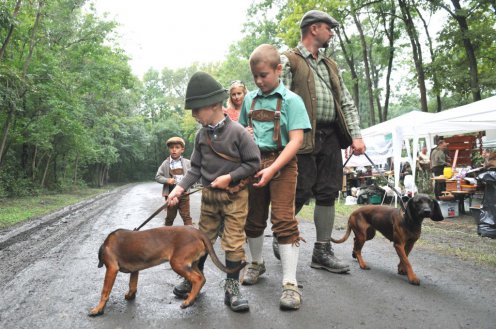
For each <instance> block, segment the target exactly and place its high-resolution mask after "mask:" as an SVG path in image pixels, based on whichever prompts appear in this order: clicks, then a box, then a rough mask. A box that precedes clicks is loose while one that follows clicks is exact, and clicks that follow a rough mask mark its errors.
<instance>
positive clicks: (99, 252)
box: [98, 243, 104, 268]
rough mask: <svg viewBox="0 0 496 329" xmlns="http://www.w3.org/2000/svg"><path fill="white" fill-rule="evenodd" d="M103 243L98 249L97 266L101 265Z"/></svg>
mask: <svg viewBox="0 0 496 329" xmlns="http://www.w3.org/2000/svg"><path fill="white" fill-rule="evenodd" d="M103 245H104V244H103V243H102V245H101V246H100V250H98V268H100V267H102V266H103Z"/></svg>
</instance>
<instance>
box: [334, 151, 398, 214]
mask: <svg viewBox="0 0 496 329" xmlns="http://www.w3.org/2000/svg"><path fill="white" fill-rule="evenodd" d="M363 155H365V157H366V158H367V160H369V162H370V164H372V166H373V167H374V168H375V169H376V170H377V171H378V172H379V173H380V175H381V177H383V178H386V176H385V175H384V173H383V172H381V171H380V170H379V168H377V166H376V164H375V163H374V162H373V161H372V159H371V158H370V157H369V156H368V155H367V153H365V152H363ZM352 156H353V153H351V155H350V156H349V158H348V159H347V160H346V162H345V163H344V164H343V168H344V167H345V166H346V164H347V163H348V161H350V159H351V157H352ZM386 182H387V183H386V185H387V186H388V187H389V188H390V189H392V190H393V191H394V193H396V195H397V196H398V198H399V199H400V206H401V209H403V210H405V211H406V206H405V203H404V202H403V199H402V196H401V193H400V192H398V190H397V189H396V187H394V186H393V184H391V183H390V182H389V179H387V178H386Z"/></svg>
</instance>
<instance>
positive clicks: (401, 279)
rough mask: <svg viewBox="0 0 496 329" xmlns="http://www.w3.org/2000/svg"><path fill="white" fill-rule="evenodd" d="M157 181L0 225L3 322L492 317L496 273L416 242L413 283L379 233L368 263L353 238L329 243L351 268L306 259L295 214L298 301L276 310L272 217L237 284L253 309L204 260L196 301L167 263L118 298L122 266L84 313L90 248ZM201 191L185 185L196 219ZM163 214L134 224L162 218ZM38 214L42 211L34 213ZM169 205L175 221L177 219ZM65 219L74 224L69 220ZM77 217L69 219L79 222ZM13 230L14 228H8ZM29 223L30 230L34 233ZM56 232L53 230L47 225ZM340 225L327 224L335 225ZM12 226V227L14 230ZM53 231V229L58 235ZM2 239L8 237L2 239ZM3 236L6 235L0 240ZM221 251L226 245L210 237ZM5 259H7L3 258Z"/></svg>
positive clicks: (147, 202)
mask: <svg viewBox="0 0 496 329" xmlns="http://www.w3.org/2000/svg"><path fill="white" fill-rule="evenodd" d="M160 193H161V185H159V184H156V183H142V184H136V185H130V186H129V187H127V188H124V189H122V190H121V191H119V192H118V193H116V194H115V195H114V196H113V197H112V198H109V199H102V200H100V201H98V200H97V201H96V202H95V204H94V209H89V208H91V207H83V208H82V209H79V210H76V211H69V213H68V214H65V215H63V216H60V218H59V219H57V220H52V221H51V222H50V223H49V224H47V225H45V226H40V228H39V229H32V228H33V227H35V228H36V223H34V222H30V223H27V224H25V225H31V226H30V228H31V231H32V232H33V233H30V234H27V233H26V234H25V237H24V238H22V239H21V238H19V239H18V241H16V239H15V230H12V231H3V232H0V246H2V249H0V253H1V257H0V259H1V260H2V268H3V269H2V270H0V278H2V279H3V280H2V282H0V284H1V288H2V294H1V296H0V327H1V328H495V327H496V315H495V312H494V305H495V298H494V296H496V294H495V293H496V285H495V279H496V274H495V273H494V270H493V269H491V268H484V267H480V266H476V265H474V264H471V263H468V262H464V261H461V260H458V259H455V258H450V257H445V256H441V255H439V254H436V253H433V252H429V251H425V250H422V249H420V248H418V249H414V250H413V252H412V254H411V256H410V261H411V263H412V265H413V268H414V270H415V272H416V273H417V276H418V277H419V279H420V281H421V283H420V286H413V285H410V284H409V283H408V281H407V279H406V277H405V276H400V275H398V274H396V266H397V263H398V257H397V255H396V253H395V251H394V248H393V246H392V244H391V243H389V242H388V241H386V240H385V239H383V238H380V237H376V238H375V239H374V240H372V241H369V242H367V244H366V245H365V247H364V250H363V254H364V257H365V260H366V261H367V262H368V264H369V266H370V267H371V270H369V271H364V270H360V269H359V267H358V264H357V262H356V261H355V260H353V259H352V258H351V249H352V240H351V238H350V239H349V240H348V241H347V242H345V243H344V244H342V245H339V246H336V247H335V252H336V255H337V256H338V257H340V258H342V259H343V260H345V261H346V262H348V263H349V264H350V267H351V271H350V273H349V274H344V275H343V274H333V273H329V272H326V271H323V270H315V269H312V268H310V266H309V264H310V259H311V253H312V247H313V242H314V237H315V228H314V226H313V223H311V222H309V221H306V220H301V222H300V231H301V232H302V236H303V237H304V238H305V239H306V241H307V243H302V245H301V250H300V258H299V263H298V273H297V279H298V282H299V284H300V285H301V286H302V292H303V304H302V306H301V309H300V310H298V311H282V310H280V309H279V298H280V294H281V278H282V277H281V264H280V262H279V261H278V260H276V258H275V257H274V256H273V254H272V249H271V241H272V238H271V237H270V236H271V232H270V225H269V228H268V229H267V230H266V232H265V235H266V239H265V242H264V258H265V263H266V267H267V272H266V273H265V274H264V275H263V276H262V277H261V279H260V281H259V283H258V284H257V285H255V286H249V287H248V286H246V287H245V286H243V287H242V292H243V294H244V295H245V296H246V297H247V298H248V300H249V303H250V311H249V312H246V313H234V312H232V311H230V310H229V309H228V307H226V306H225V305H224V303H223V297H224V293H223V288H222V283H223V279H224V277H225V274H224V273H222V272H221V271H220V270H218V269H217V268H216V267H215V266H214V265H213V264H212V262H211V261H210V259H208V260H207V263H206V267H205V276H206V279H207V283H206V284H205V286H204V287H203V289H202V292H201V294H200V296H199V298H198V299H197V301H196V303H195V304H194V305H193V306H191V307H189V308H187V309H181V308H180V304H181V300H180V299H178V298H176V297H175V296H174V295H173V293H172V289H173V287H174V285H175V284H177V283H179V282H180V280H181V278H180V277H178V275H177V274H175V273H174V272H173V271H172V270H171V268H170V266H169V264H162V265H159V266H156V267H154V268H151V269H147V270H144V271H142V272H141V273H140V277H139V283H138V294H137V297H136V299H135V300H134V301H131V302H128V301H126V300H125V299H124V294H125V293H126V291H127V285H128V280H129V274H125V273H119V275H118V277H117V279H116V282H115V284H114V287H113V290H112V293H111V296H110V300H109V302H108V303H107V307H106V309H105V314H104V315H102V316H99V317H95V318H92V317H89V316H87V312H88V311H89V309H90V308H92V307H94V306H95V305H96V304H97V302H98V300H99V298H100V292H101V289H102V285H103V278H104V274H105V268H97V263H98V259H97V251H98V248H99V246H100V244H101V243H102V242H103V241H104V239H105V237H106V236H107V235H108V234H109V233H110V232H112V231H114V230H115V229H117V228H128V229H133V228H135V227H137V226H138V225H139V224H141V223H142V222H143V221H144V220H145V219H146V218H147V217H148V216H149V215H150V214H151V213H152V212H153V211H154V210H155V209H157V208H158V207H159V206H161V205H162V202H163V201H162V198H161V197H160ZM200 197H201V194H200V193H196V194H193V195H191V201H192V202H191V210H192V214H193V217H194V220H195V221H196V222H197V221H198V217H199V211H200ZM164 215H165V214H164V213H161V214H160V215H158V216H157V218H155V219H153V220H152V221H150V223H149V224H147V225H146V226H145V227H144V228H143V229H147V228H152V227H159V226H161V225H162V224H163V219H164ZM38 222H39V223H43V219H39V220H38ZM181 222H182V221H181V219H180V217H179V215H178V217H177V218H176V222H175V225H180V224H181ZM71 223H75V224H74V225H73V226H71ZM76 223H77V225H76ZM16 230H17V231H22V227H17V228H16ZM31 231H30V232H31ZM55 232H58V233H55ZM343 233H344V232H343V231H335V232H334V235H335V236H341V235H342V234H343ZM13 236H14V238H12V237H13ZM55 236H57V237H56V238H55ZM9 239H10V240H9ZM5 241H10V242H9V243H4V242H5ZM215 248H216V251H217V254H218V255H219V258H220V259H221V260H224V254H223V252H222V250H220V247H219V243H216V246H215ZM4 265H5V266H4Z"/></svg>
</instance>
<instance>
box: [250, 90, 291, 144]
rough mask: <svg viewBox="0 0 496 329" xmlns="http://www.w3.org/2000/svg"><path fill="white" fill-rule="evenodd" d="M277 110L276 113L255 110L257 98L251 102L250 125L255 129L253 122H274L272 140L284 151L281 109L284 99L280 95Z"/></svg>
mask: <svg viewBox="0 0 496 329" xmlns="http://www.w3.org/2000/svg"><path fill="white" fill-rule="evenodd" d="M278 96H279V98H278V99H277V108H276V110H275V111H273V110H266V109H258V110H255V103H256V100H257V97H256V96H255V97H254V98H253V100H252V102H251V108H250V112H248V124H249V126H250V127H253V120H255V121H261V122H268V121H273V122H274V133H273V134H272V140H273V141H274V142H275V143H276V144H277V148H278V150H282V149H283V147H282V140H281V107H282V97H281V96H280V95H278Z"/></svg>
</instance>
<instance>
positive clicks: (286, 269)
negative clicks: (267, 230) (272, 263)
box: [279, 244, 300, 286]
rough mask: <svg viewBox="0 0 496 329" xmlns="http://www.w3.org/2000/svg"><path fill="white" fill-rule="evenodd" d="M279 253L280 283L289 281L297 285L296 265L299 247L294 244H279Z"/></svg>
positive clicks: (283, 283)
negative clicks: (280, 266)
mask: <svg viewBox="0 0 496 329" xmlns="http://www.w3.org/2000/svg"><path fill="white" fill-rule="evenodd" d="M279 253H280V254H281V263H282V285H285V284H286V283H291V284H294V285H295V286H297V285H298V283H297V282H296V267H297V266H298V255H299V253H300V247H297V246H295V245H294V244H280V245H279Z"/></svg>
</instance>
